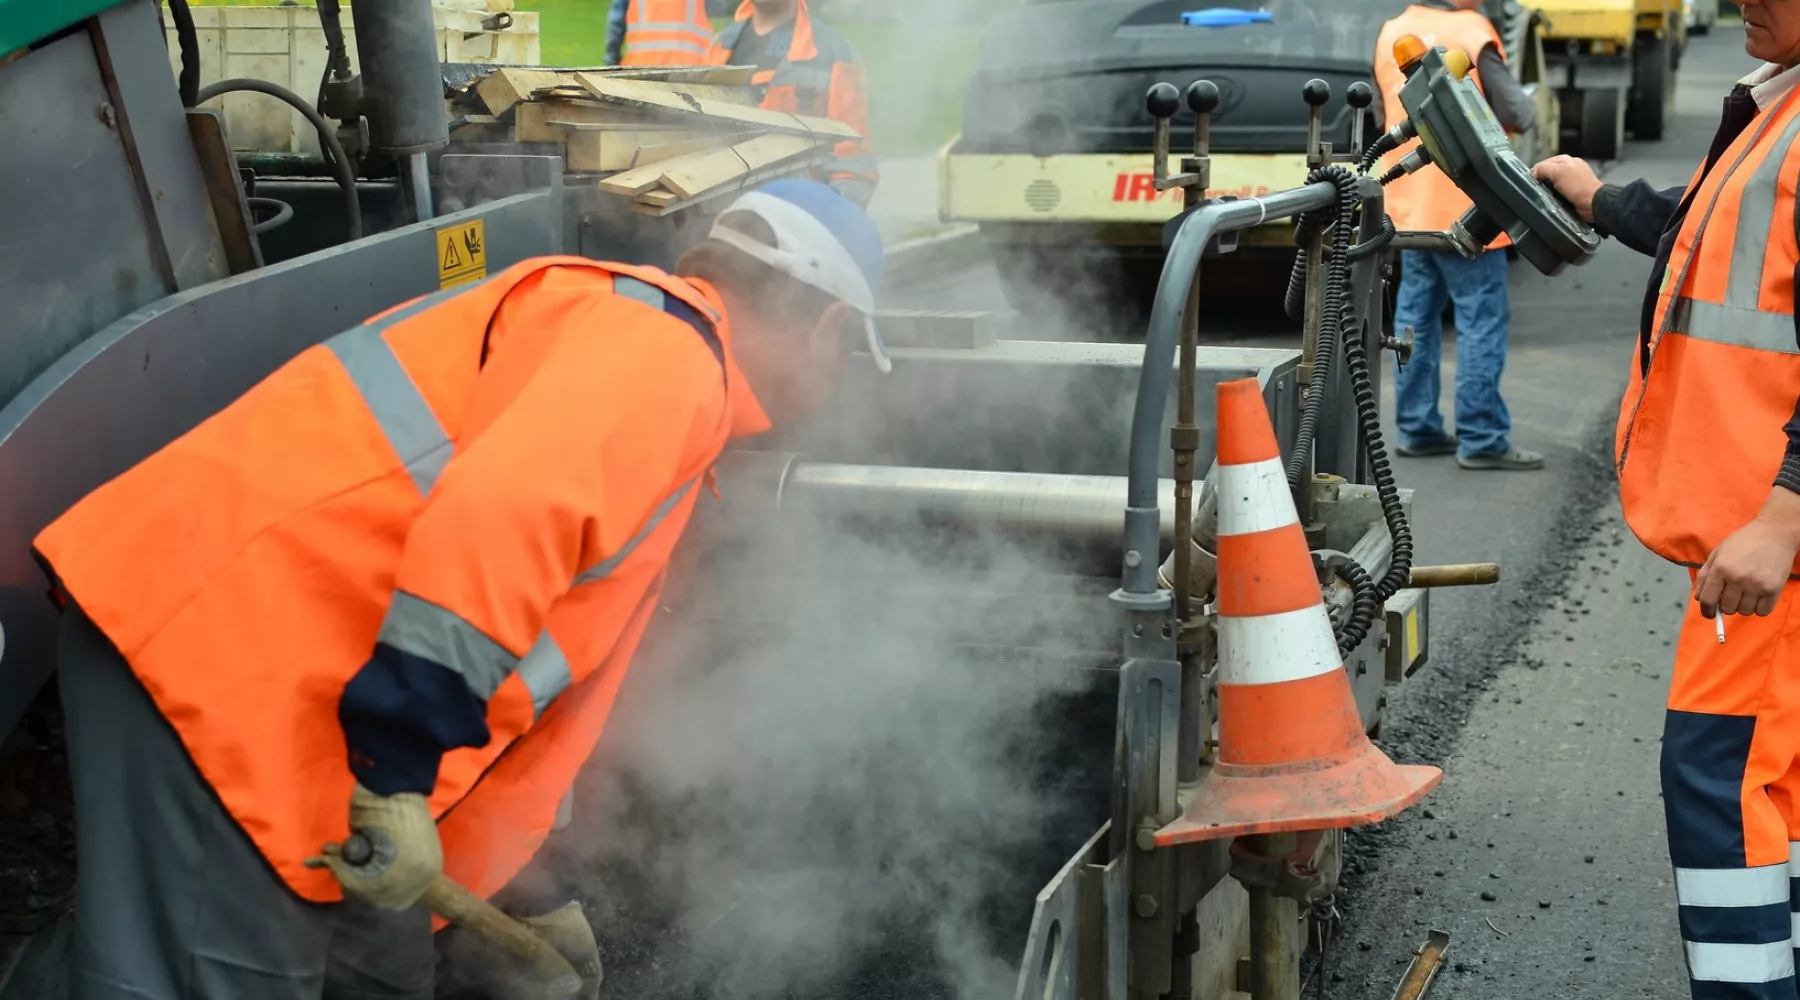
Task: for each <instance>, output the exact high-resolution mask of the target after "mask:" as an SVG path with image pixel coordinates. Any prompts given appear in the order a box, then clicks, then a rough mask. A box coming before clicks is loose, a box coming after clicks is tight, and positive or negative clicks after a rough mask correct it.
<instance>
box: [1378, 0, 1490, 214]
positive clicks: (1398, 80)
mask: <svg viewBox="0 0 1800 1000" xmlns="http://www.w3.org/2000/svg"><path fill="white" fill-rule="evenodd" d="M1402 35H1417V36H1419V37H1420V38H1421V39H1423V40H1424V41H1425V44H1427V45H1431V46H1442V47H1444V48H1446V49H1462V50H1463V51H1464V52H1466V53H1468V56H1469V60H1470V62H1471V64H1473V63H1474V62H1475V60H1476V59H1478V58H1479V57H1480V55H1481V50H1482V49H1484V48H1486V47H1487V46H1489V45H1492V46H1494V48H1495V50H1496V51H1498V52H1500V54H1501V56H1502V57H1504V56H1505V54H1506V48H1505V46H1504V45H1503V44H1502V43H1501V41H1500V34H1499V32H1497V31H1495V30H1494V25H1493V22H1491V21H1489V20H1488V19H1487V17H1485V16H1484V15H1483V14H1482V13H1481V12H1480V11H1475V10H1440V9H1438V8H1435V7H1426V6H1422V5H1419V4H1414V5H1413V6H1411V7H1408V8H1406V10H1405V11H1403V12H1401V14H1400V16H1399V17H1396V18H1394V19H1393V20H1391V21H1389V22H1387V23H1386V24H1384V25H1382V26H1381V34H1380V36H1379V37H1378V38H1377V39H1376V40H1375V83H1376V85H1377V86H1379V87H1380V88H1381V106H1382V120H1383V121H1385V122H1388V123H1389V124H1390V125H1393V124H1398V123H1399V122H1401V121H1404V120H1405V119H1406V108H1405V106H1404V105H1402V104H1401V103H1400V85H1401V84H1403V83H1405V82H1406V77H1405V76H1404V75H1403V74H1402V73H1401V72H1400V65H1399V64H1398V63H1396V62H1395V61H1394V42H1395V41H1396V40H1398V39H1399V38H1400V37H1401V36H1402ZM1469 78H1470V79H1472V80H1474V81H1475V85H1476V86H1477V87H1479V86H1481V71H1480V70H1479V69H1470V71H1469ZM1418 145H1419V140H1417V139H1414V140H1412V141H1411V142H1408V143H1406V144H1405V145H1403V146H1401V147H1400V148H1399V149H1397V150H1395V151H1394V152H1392V153H1390V154H1388V155H1387V156H1385V157H1383V158H1382V160H1381V170H1382V171H1386V170H1388V169H1389V168H1391V167H1393V166H1394V165H1395V164H1396V163H1399V162H1400V158H1401V157H1403V156H1405V155H1407V154H1408V153H1411V152H1412V151H1413V149H1414V148H1416V147H1417V146H1418ZM1472 204H1473V202H1471V201H1470V200H1469V196H1468V195H1466V194H1463V193H1462V190H1461V189H1459V188H1458V187H1457V186H1456V185H1455V184H1453V183H1451V181H1450V178H1448V177H1445V176H1444V173H1443V171H1441V170H1438V169H1437V168H1435V167H1427V168H1425V169H1424V170H1420V171H1419V172H1418V173H1415V174H1411V175H1409V176H1406V177H1402V178H1400V179H1399V180H1397V181H1395V182H1393V183H1392V184H1389V185H1388V186H1387V212H1388V215H1389V216H1391V217H1392V218H1393V220H1394V228H1396V229H1399V230H1402V231H1420V230H1423V231H1427V232H1440V231H1442V230H1446V229H1449V228H1450V227H1451V225H1452V224H1454V223H1455V222H1456V220H1458V219H1460V218H1462V216H1463V213H1464V212H1467V211H1468V210H1469V207H1470V206H1471V205H1472ZM1511 243H1512V240H1511V239H1510V238H1508V237H1507V235H1506V234H1505V233H1501V234H1500V236H1499V237H1498V238H1497V239H1495V240H1494V242H1492V243H1490V244H1488V246H1490V247H1504V246H1507V245H1509V244H1511Z"/></svg>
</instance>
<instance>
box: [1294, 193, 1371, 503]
mask: <svg viewBox="0 0 1800 1000" xmlns="http://www.w3.org/2000/svg"><path fill="white" fill-rule="evenodd" d="M1306 183H1308V184H1319V183H1327V184H1331V185H1334V186H1335V187H1336V188H1337V205H1336V217H1337V218H1336V222H1337V224H1336V226H1335V227H1334V228H1333V230H1332V234H1331V250H1332V253H1331V260H1330V261H1329V262H1328V263H1327V264H1326V265H1325V305H1324V308H1323V309H1322V310H1320V312H1319V333H1318V338H1317V341H1316V343H1315V345H1314V348H1313V359H1312V378H1310V379H1309V380H1308V381H1307V384H1306V395H1305V397H1304V402H1303V404H1302V406H1301V409H1300V428H1299V432H1298V433H1297V434H1296V435H1295V438H1294V453H1293V455H1291V456H1289V458H1288V467H1287V481H1288V486H1289V488H1291V489H1299V488H1300V485H1301V483H1303V482H1305V480H1306V477H1307V475H1308V473H1309V472H1310V471H1311V469H1312V453H1313V438H1314V437H1315V436H1316V435H1317V434H1318V432H1319V421H1320V420H1321V419H1323V417H1324V414H1325V386H1326V384H1327V383H1328V382H1329V381H1330V380H1331V376H1332V373H1333V372H1334V371H1335V370H1336V368H1337V345H1338V336H1339V334H1340V332H1341V331H1342V330H1343V329H1344V328H1345V326H1346V324H1344V322H1343V319H1344V316H1345V314H1346V311H1347V309H1348V308H1349V305H1348V302H1347V299H1348V298H1349V294H1348V293H1349V286H1350V229H1351V227H1352V226H1354V225H1355V222H1356V204H1357V199H1356V176H1355V175H1354V174H1352V173H1351V172H1350V171H1348V170H1345V169H1344V168H1343V167H1341V166H1338V165H1337V164H1335V163H1334V164H1330V165H1327V166H1323V167H1319V168H1317V169H1315V170H1314V171H1313V172H1312V173H1310V174H1308V175H1307V177H1306ZM1319 224H1320V223H1319V222H1318V221H1315V222H1314V225H1319ZM1306 266H1307V265H1306V248H1305V247H1302V248H1300V250H1299V255H1298V257H1297V258H1296V260H1295V264H1294V270H1295V272H1298V273H1299V276H1300V281H1301V285H1302V287H1301V299H1302V305H1303V306H1304V299H1305V287H1304V283H1305V270H1306ZM1293 287H1294V281H1293V278H1292V277H1291V276H1290V278H1289V281H1288V288H1289V290H1290V293H1291V291H1292V289H1293Z"/></svg>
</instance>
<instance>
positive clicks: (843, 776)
mask: <svg viewBox="0 0 1800 1000" xmlns="http://www.w3.org/2000/svg"><path fill="white" fill-rule="evenodd" d="M945 541H946V542H947V541H948V540H945ZM932 548H936V546H933V547H932ZM939 554H941V553H940V552H937V551H927V552H921V551H918V550H913V551H901V550H899V549H898V548H897V547H895V546H894V545H891V544H885V543H882V542H878V541H872V540H870V539H869V538H865V537H864V536H863V535H862V534H861V532H860V531H859V530H851V529H843V530H839V529H836V528H833V527H830V526H825V525H815V526H812V530H808V531H805V532H792V531H786V532H783V533H782V534H780V535H775V536H765V537H764V538H761V539H758V540H757V541H755V542H752V543H751V544H750V545H749V547H748V548H746V549H742V550H739V551H737V552H735V553H733V554H732V556H731V557H730V562H731V563H732V565H730V566H720V565H718V564H717V560H716V559H714V560H712V561H711V564H710V565H709V567H708V569H707V570H706V572H707V576H708V578H709V579H712V580H731V581H734V582H735V585H736V588H741V589H738V592H737V593H736V594H734V595H731V596H730V597H723V598H721V597H720V596H718V595H717V594H716V593H715V591H716V588H713V589H709V590H706V591H705V592H706V593H707V594H708V596H707V597H706V598H704V600H706V601H707V603H708V605H709V606H708V607H707V608H706V610H707V611H711V612H713V614H714V615H717V614H718V609H717V606H716V605H713V604H712V602H714V601H719V602H720V604H738V602H740V601H741V602H742V603H741V604H738V606H735V607H727V608H725V609H724V611H725V614H727V615H729V616H731V617H739V616H741V618H742V620H741V621H739V622H736V623H732V622H726V621H721V620H719V618H718V617H713V619H712V620H711V621H710V622H708V623H706V624H705V625H704V626H702V627H697V628H686V627H683V626H681V625H676V627H674V628H673V629H667V630H665V631H666V632H667V633H669V634H667V635H665V637H664V641H662V642H660V643H658V644H657V646H658V648H656V649H654V650H646V653H645V655H644V656H643V657H641V658H640V662H639V663H638V664H637V665H636V666H635V667H634V672H633V675H632V677H631V679H630V680H629V681H628V682H627V685H626V689H625V691H624V692H623V693H622V696H621V699H620V703H619V709H618V712H617V713H616V714H615V716H614V722H613V723H612V728H611V729H609V731H608V734H607V738H606V740H605V742H604V743H603V746H602V751H601V754H600V759H601V760H603V761H604V765H603V766H602V767H600V768H599V769H598V770H597V772H596V773H594V774H593V775H591V776H590V780H589V781H588V782H587V783H586V784H585V786H584V787H583V788H582V789H581V790H580V791H578V793H577V795H578V801H582V800H585V806H584V807H583V808H582V809H581V812H582V813H584V814H585V815H583V816H582V817H581V819H580V821H579V826H580V828H581V829H582V831H583V832H582V835H581V838H580V839H581V843H580V844H579V845H575V846H573V847H570V848H567V849H566V853H567V855H568V857H567V859H566V861H565V863H564V864H563V866H562V867H563V868H564V869H565V873H564V877H565V878H571V879H572V880H573V881H574V882H575V884H576V885H578V886H581V888H582V889H583V890H584V895H586V896H587V897H588V899H589V905H590V907H591V908H592V912H591V915H592V916H593V917H594V920H595V924H596V927H597V928H598V929H599V930H600V933H601V935H602V938H603V939H604V940H605V941H606V942H607V945H606V947H607V949H608V950H607V956H608V958H609V960H612V961H613V965H614V967H615V968H616V969H617V972H616V976H617V980H616V981H617V982H618V983H619V985H621V986H625V985H626V982H627V981H629V988H628V993H618V994H615V995H621V996H623V995H630V996H633V997H643V998H650V997H664V996H667V997H696V996H702V995H708V996H712V997H716V998H719V1000H765V998H776V997H788V996H821V995H831V994H830V993H828V992H825V991H828V990H831V989H833V988H836V989H837V990H839V991H840V992H839V993H838V995H857V996H870V995H882V994H883V992H884V991H885V989H891V988H892V986H891V985H889V986H886V987H884V985H883V984H884V983H888V984H891V983H893V982H894V981H895V980H900V979H908V978H912V976H914V975H916V973H917V972H918V969H917V968H916V966H917V965H918V964H919V963H920V962H921V961H928V962H930V963H931V964H935V965H936V966H937V969H938V973H937V974H936V975H934V976H931V977H929V978H932V979H937V980H940V981H947V982H948V984H949V989H950V990H951V991H952V992H951V993H950V994H949V995H953V996H956V997H958V998H959V1000H974V998H982V1000H993V998H998V997H1006V996H1010V995H1011V992H1012V989H1013V980H1014V977H1015V975H1016V973H1015V967H1016V962H1017V956H1018V947H1019V945H1020V944H1021V938H1020V937H1019V935H1017V934H1015V933H1007V932H1006V931H1005V930H1000V931H997V930H996V927H1011V926H1016V927H1017V928H1019V929H1021V930H1022V928H1023V925H1024V921H1025V920H1027V919H1028V918H1029V914H1030V904H1031V899H1032V896H1033V894H1034V893H1035V892H1036V891H1037V889H1038V888H1039V887H1040V886H1041V884H1042V882H1043V880H1044V877H1045V875H1046V874H1047V872H1046V867H1045V861H1046V860H1048V863H1049V867H1050V869H1053V868H1054V866H1055V865H1056V864H1057V863H1059V862H1060V861H1061V860H1063V859H1064V858H1065V857H1066V856H1067V853H1068V851H1067V850H1066V849H1065V848H1066V847H1068V846H1070V845H1072V844H1078V843H1079V842H1080V841H1081V840H1083V839H1085V837H1086V836H1087V835H1088V834H1089V833H1091V832H1092V818H1091V817H1086V818H1077V817H1074V816H1071V815H1070V814H1069V813H1070V810H1071V799H1070V796H1069V795H1068V794H1067V789H1064V788H1058V787H1056V785H1057V784H1058V781H1057V777H1058V776H1057V775H1055V774H1050V775H1046V774H1045V771H1046V764H1047V763H1048V762H1050V761H1051V759H1052V757H1053V755H1054V754H1055V753H1056V752H1057V750H1058V749H1059V746H1058V745H1059V744H1066V743H1067V741H1068V739H1069V736H1070V733H1069V732H1068V729H1069V722H1068V719H1067V717H1068V712H1067V708H1068V705H1069V704H1070V700H1071V699H1074V698H1078V697H1079V695H1080V693H1081V691H1082V689H1083V688H1084V687H1087V686H1089V685H1090V682H1091V676H1092V675H1089V674H1086V673H1084V672H1082V671H1079V670H1070V669H1066V668H1057V667H1047V666H1044V665H1042V664H1036V663H1033V662H1031V661H1030V660H1029V659H1025V660H1024V661H1022V662H1020V663H1015V664H1008V663H1005V662H1001V658H999V657H996V656H994V655H993V654H992V653H983V652H980V651H978V650H972V649H971V648H970V647H967V646H962V645H959V644H958V643H957V642H956V641H955V640H956V639H958V638H960V637H962V635H966V634H968V633H970V632H971V631H972V629H971V628H970V626H975V625H977V624H979V622H980V620H981V619H983V618H984V617H987V616H989V615H991V614H993V613H994V612H995V607H994V606H993V605H995V604H997V603H1000V602H1001V600H1002V599H998V598H994V599H990V600H988V601H977V602H976V604H975V606H972V607H971V606H968V601H969V595H970V594H971V593H981V592H982V591H981V589H980V588H975V589H969V588H968V584H969V583H971V581H969V580H967V579H964V580H963V581H961V583H960V585H959V584H958V583H951V582H949V580H948V579H947V578H946V576H945V572H946V571H944V570H943V569H940V568H937V567H934V566H933V565H932V563H933V562H934V561H935V559H936V556H937V555H939ZM980 555H981V556H982V561H984V562H985V563H986V564H987V565H986V568H985V570H984V571H983V574H982V576H983V578H984V579H985V580H987V581H988V582H989V583H991V584H994V585H997V586H1002V587H1004V586H1008V585H1009V584H1017V583H1018V582H1020V581H1030V580H1031V579H1033V575H1034V573H1037V572H1042V569H1043V568H1042V567H1033V566H1031V565H1030V564H1029V563H1028V562H1027V561H1026V560H1025V558H1024V557H1023V556H1022V555H1019V554H1017V553H1014V552H1011V551H1009V550H1008V549H1006V548H1005V547H1004V546H1001V545H998V544H997V543H993V542H991V541H990V542H988V543H986V544H984V545H983V551H982V552H981V553H980ZM872 584H873V585H872ZM1011 589H1013V590H1015V591H1016V590H1018V589H1019V588H1018V587H1017V586H1012V587H1011ZM957 602H961V603H962V604H963V605H964V606H963V607H962V608H960V609H958V608H957V607H956V606H955V605H956V603H957ZM1005 603H1006V604H1007V610H1006V612H1005V614H1006V621H1005V628H1006V629H1007V630H1008V631H1009V633H1010V632H1011V631H1012V630H1015V629H1016V630H1018V632H1019V633H1020V634H1028V633H1031V632H1034V631H1038V630H1039V629H1040V628H1042V629H1049V630H1053V631H1064V630H1067V629H1068V628H1069V626H1070V623H1069V622H1068V621H1067V620H1059V621H1055V622H1052V621H1048V620H1044V621H1033V620H1030V618H1031V616H1029V615H1027V616H1025V617H1023V618H1022V617H1021V616H1020V614H1019V612H1018V610H1017V609H1018V608H1019V607H1020V606H1021V601H1020V600H1019V599H1017V598H1012V599H1005ZM695 610H696V609H694V608H688V609H685V610H684V611H679V612H677V613H676V614H675V615H673V616H667V617H673V618H676V619H679V618H680V617H681V616H682V615H684V614H692V613H693V612H694V611H695ZM1049 614H1050V613H1049V612H1048V611H1045V612H1042V613H1040V615H1039V617H1046V618H1047V617H1048V616H1049ZM771 622H776V623H778V624H774V625H772V626H771V625H769V623H771ZM1090 645H1091V644H1090ZM1100 700H1101V701H1102V702H1104V703H1105V706H1106V708H1107V709H1110V698H1109V697H1104V698H1102V699H1100ZM1060 749H1063V750H1064V752H1066V748H1060ZM1090 763H1091V761H1090ZM1100 763H1102V764H1104V763H1105V761H1104V760H1102V761H1100ZM1049 766H1050V768H1051V769H1052V770H1054V768H1055V765H1054V764H1050V765H1049ZM1047 778H1048V781H1047V780H1046V779H1047ZM1047 830H1048V831H1057V832H1053V833H1052V834H1051V836H1050V839H1051V840H1053V841H1054V843H1055V846H1054V850H1053V853H1049V854H1047V853H1046V852H1045V849H1044V842H1045V839H1046V831H1047ZM587 873H592V874H591V875H590V876H589V877H586V878H583V877H582V876H583V875H585V874H587ZM583 883H585V884H583ZM597 883H598V884H597ZM640 949H641V951H640ZM921 952H926V953H928V954H921ZM633 965H637V966H638V968H632V966H633ZM909 966H910V967H909ZM614 975H615V974H614V973H609V985H610V984H611V983H612V982H614V981H615V979H614ZM914 981H915V982H916V979H915V980H914ZM848 983H858V984H861V983H867V984H868V986H867V988H864V987H863V986H860V985H857V986H847V985H846V984H848Z"/></svg>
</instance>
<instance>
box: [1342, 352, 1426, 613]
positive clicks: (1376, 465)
mask: <svg viewBox="0 0 1800 1000" xmlns="http://www.w3.org/2000/svg"><path fill="white" fill-rule="evenodd" d="M1366 340H1367V336H1366V332H1365V330H1364V329H1363V324H1362V322H1361V321H1360V320H1358V321H1356V322H1353V323H1352V324H1350V333H1349V334H1348V335H1347V336H1346V338H1345V341H1344V361H1345V363H1346V364H1348V365H1349V367H1350V393H1351V397H1352V398H1353V399H1354V400H1355V402H1356V417H1357V421H1358V423H1360V424H1361V425H1362V436H1363V449H1364V452H1365V453H1366V454H1367V455H1368V456H1369V474H1370V476H1369V478H1371V479H1373V480H1375V493H1376V495H1377V496H1379V497H1380V498H1381V516H1382V519H1383V520H1385V521H1386V522H1387V528H1388V537H1390V538H1392V539H1393V541H1394V551H1393V554H1392V556H1390V557H1389V559H1388V570H1387V575H1386V576H1383V577H1382V578H1381V580H1380V582H1378V583H1376V585H1375V598H1376V603H1377V604H1386V603H1387V599H1388V598H1390V597H1392V596H1394V595H1395V594H1397V593H1399V592H1400V591H1401V590H1403V589H1405V588H1406V586H1407V584H1408V583H1410V582H1411V580H1412V557H1413V539H1412V526H1411V525H1410V524H1408V523H1407V522H1406V509H1405V508H1404V507H1402V506H1400V487H1399V486H1398V485H1397V484H1396V483H1395V482H1394V468H1393V466H1392V465H1390V464H1388V453H1387V444H1386V443H1385V442H1383V441H1382V439H1381V409H1380V407H1381V401H1380V399H1379V398H1377V396H1376V395H1375V382H1374V379H1373V378H1372V377H1371V376H1370V374H1369V353H1368V347H1367V345H1366V343H1365V341H1366ZM1370 615H1371V618H1372V617H1373V615H1374V611H1373V610H1371V611H1370Z"/></svg>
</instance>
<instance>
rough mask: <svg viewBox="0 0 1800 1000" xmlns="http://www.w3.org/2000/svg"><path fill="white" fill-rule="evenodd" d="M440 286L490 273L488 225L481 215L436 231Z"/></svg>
mask: <svg viewBox="0 0 1800 1000" xmlns="http://www.w3.org/2000/svg"><path fill="white" fill-rule="evenodd" d="M437 259H438V287H439V288H449V287H451V286H452V285H464V284H468V283H469V282H471V281H480V280H481V279H483V278H485V277H487V225H486V223H484V222H482V220H480V219H476V220H475V221H474V222H465V223H463V224H462V225H459V226H451V227H450V228H448V229H440V230H438V231H437Z"/></svg>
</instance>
